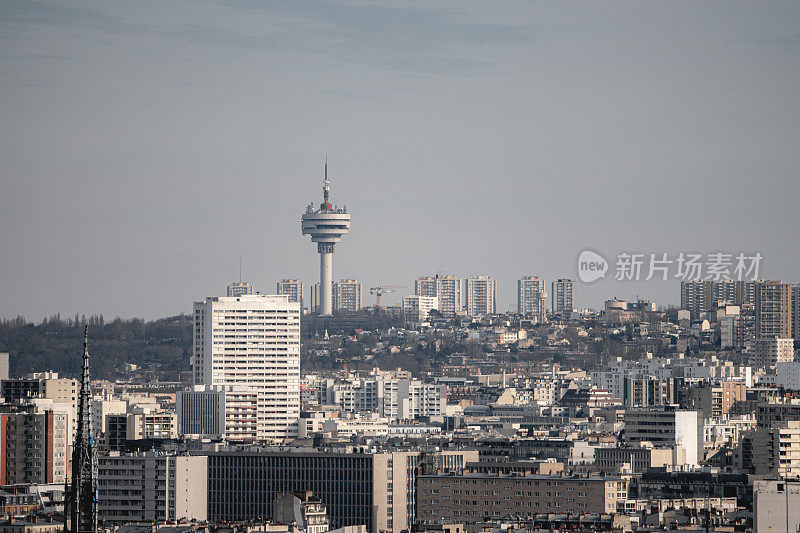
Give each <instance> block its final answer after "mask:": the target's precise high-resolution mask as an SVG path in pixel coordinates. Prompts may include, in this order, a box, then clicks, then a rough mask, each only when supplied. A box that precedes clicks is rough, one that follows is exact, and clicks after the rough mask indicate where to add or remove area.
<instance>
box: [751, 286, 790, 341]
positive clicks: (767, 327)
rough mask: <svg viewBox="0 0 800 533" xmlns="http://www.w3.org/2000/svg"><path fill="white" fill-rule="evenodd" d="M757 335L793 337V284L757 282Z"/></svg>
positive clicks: (782, 337)
mask: <svg viewBox="0 0 800 533" xmlns="http://www.w3.org/2000/svg"><path fill="white" fill-rule="evenodd" d="M755 312H756V331H755V337H756V338H759V337H778V338H781V339H789V338H791V337H792V286H791V285H790V284H788V283H783V282H782V281H763V282H759V283H757V284H756V301H755Z"/></svg>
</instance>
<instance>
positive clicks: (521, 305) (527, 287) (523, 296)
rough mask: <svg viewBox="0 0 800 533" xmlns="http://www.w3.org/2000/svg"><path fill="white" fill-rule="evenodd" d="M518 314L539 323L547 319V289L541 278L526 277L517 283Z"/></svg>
mask: <svg viewBox="0 0 800 533" xmlns="http://www.w3.org/2000/svg"><path fill="white" fill-rule="evenodd" d="M517 312H518V313H519V314H520V315H523V316H525V317H530V318H533V319H534V320H536V321H537V322H538V323H540V324H541V323H543V322H545V320H546V319H547V289H546V288H545V283H544V279H542V278H540V277H539V276H524V277H522V278H520V279H519V280H518V281H517Z"/></svg>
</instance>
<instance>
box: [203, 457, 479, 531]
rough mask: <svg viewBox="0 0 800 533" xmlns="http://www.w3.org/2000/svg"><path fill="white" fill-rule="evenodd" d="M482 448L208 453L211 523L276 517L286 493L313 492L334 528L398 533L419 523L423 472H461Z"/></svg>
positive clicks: (209, 517)
mask: <svg viewBox="0 0 800 533" xmlns="http://www.w3.org/2000/svg"><path fill="white" fill-rule="evenodd" d="M477 460H478V452H477V451H453V452H449V451H443V452H431V453H422V452H386V453H337V452H320V451H300V450H293V451H264V452H235V453H228V452H220V453H214V454H210V455H209V456H208V513H209V516H208V519H209V520H211V521H243V520H249V519H262V518H265V517H266V518H267V519H271V518H272V513H273V512H274V506H273V503H274V501H275V499H276V498H278V497H279V496H281V495H283V494H288V493H294V492H295V491H312V492H313V494H314V495H315V496H316V497H318V498H319V499H320V500H321V501H322V502H324V503H325V504H326V506H327V512H328V517H329V519H330V525H331V528H340V527H345V526H352V525H359V524H364V525H366V526H367V530H368V531H370V532H372V533H378V532H380V531H386V532H391V533H400V532H401V531H403V530H410V529H411V526H412V524H413V523H414V521H415V509H416V503H415V497H416V486H415V480H416V475H417V470H418V467H421V466H422V465H423V463H426V462H428V463H431V464H433V465H434V466H435V468H438V469H441V470H442V471H460V470H461V469H462V468H463V467H464V466H465V465H466V463H467V462H473V461H477Z"/></svg>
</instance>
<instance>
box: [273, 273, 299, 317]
mask: <svg viewBox="0 0 800 533" xmlns="http://www.w3.org/2000/svg"><path fill="white" fill-rule="evenodd" d="M276 289H277V290H276V294H279V295H286V296H288V297H289V301H290V302H297V303H299V304H300V311H302V310H303V282H302V281H300V280H298V279H282V280H280V281H279V282H278V284H277V287H276Z"/></svg>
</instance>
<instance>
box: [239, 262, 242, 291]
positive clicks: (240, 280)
mask: <svg viewBox="0 0 800 533" xmlns="http://www.w3.org/2000/svg"><path fill="white" fill-rule="evenodd" d="M239 283H240V284H241V283H242V256H241V255H240V256H239Z"/></svg>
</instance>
